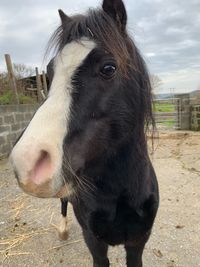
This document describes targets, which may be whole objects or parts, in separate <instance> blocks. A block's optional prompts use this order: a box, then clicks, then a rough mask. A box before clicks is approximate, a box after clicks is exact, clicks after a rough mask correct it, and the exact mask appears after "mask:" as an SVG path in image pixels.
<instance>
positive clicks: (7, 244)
mask: <svg viewBox="0 0 200 267" xmlns="http://www.w3.org/2000/svg"><path fill="white" fill-rule="evenodd" d="M48 231H49V229H48V228H47V229H42V231H38V232H36V231H32V232H30V233H24V234H15V236H13V237H10V238H5V239H1V240H0V248H1V246H3V247H4V248H3V249H0V254H2V255H3V257H4V260H5V259H6V258H8V257H10V256H18V255H29V254H33V253H32V252H28V251H27V252H25V251H13V249H14V248H15V249H16V248H17V247H19V246H22V245H23V244H24V243H25V242H26V241H27V240H28V239H30V238H33V237H35V236H38V235H41V234H46V233H47V232H48Z"/></svg>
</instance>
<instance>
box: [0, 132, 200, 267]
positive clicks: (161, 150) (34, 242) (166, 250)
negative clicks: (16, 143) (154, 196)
mask: <svg viewBox="0 0 200 267" xmlns="http://www.w3.org/2000/svg"><path fill="white" fill-rule="evenodd" d="M155 146H156V151H155V153H154V156H153V158H152V159H153V164H154V167H155V169H156V172H157V176H158V180H159V184H160V195H161V203H160V208H159V212H158V216H157V218H156V221H155V225H154V228H153V233H152V235H151V238H150V240H149V242H148V243H147V245H146V248H145V251H144V255H143V261H144V267H198V266H200V133H194V132H165V133H160V139H159V142H157V141H156V142H155ZM59 211H60V203H59V200H57V199H47V200H45V199H37V198H34V197H31V196H28V195H25V194H24V193H22V192H21V190H20V189H19V188H18V186H17V183H16V181H15V179H14V177H13V173H12V171H11V169H10V167H9V164H8V163H7V161H6V160H4V161H1V162H0V266H6V267H7V266H9V267H18V266H23V267H25V266H30V267H48V266H50V267H57V266H60V267H62V266H65V267H77V266H78V267H90V266H92V261H91V257H90V255H89V253H88V250H87V248H86V246H85V244H84V242H83V238H82V235H81V231H80V227H79V225H78V224H77V222H76V220H75V218H74V215H73V212H72V209H71V207H70V211H69V223H70V236H69V239H68V240H67V241H59V240H58V237H57V234H56V231H55V228H54V227H53V224H57V223H58V222H59V218H60V215H59ZM109 258H110V261H111V267H121V266H125V253H124V250H123V247H114V248H110V250H109Z"/></svg>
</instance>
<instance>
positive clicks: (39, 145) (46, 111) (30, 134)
mask: <svg viewBox="0 0 200 267" xmlns="http://www.w3.org/2000/svg"><path fill="white" fill-rule="evenodd" d="M94 48H95V43H94V42H93V41H89V40H87V39H81V40H79V42H75V41H74V42H71V43H69V44H67V45H66V46H65V47H64V48H63V49H62V51H61V52H60V53H59V54H58V55H57V57H56V59H55V62H54V77H53V81H52V84H51V88H50V92H49V96H48V98H47V100H46V101H45V102H44V104H42V106H41V107H40V108H39V109H38V111H37V112H36V114H35V116H34V117H33V119H32V120H31V122H30V124H29V125H28V127H27V129H26V131H25V132H24V134H23V135H22V137H21V138H20V140H19V141H18V143H17V144H16V146H15V147H14V149H13V151H12V154H11V160H12V162H13V164H14V166H15V167H16V169H17V171H18V174H19V177H20V180H21V182H23V183H24V184H25V183H26V179H27V178H26V177H27V173H28V172H29V171H31V170H32V169H33V165H34V164H35V163H36V161H37V160H38V156H39V153H40V151H41V150H44V151H47V152H48V153H49V155H50V157H51V162H52V173H53V177H58V176H59V175H60V172H61V167H62V156H63V149H62V145H63V140H64V137H65V136H66V134H67V131H68V124H69V118H70V104H71V91H72V89H73V88H72V84H71V78H72V76H73V74H74V72H75V71H76V69H77V68H78V67H79V66H80V65H81V64H82V62H83V61H84V59H85V58H86V57H87V55H88V54H89V53H90V52H91V51H92V50H93V49H94ZM53 177H46V178H53ZM44 178H45V177H44Z"/></svg>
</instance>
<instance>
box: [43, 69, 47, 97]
mask: <svg viewBox="0 0 200 267" xmlns="http://www.w3.org/2000/svg"><path fill="white" fill-rule="evenodd" d="M42 81H43V87H44V94H45V96H46V97H47V95H48V91H47V79H46V74H45V72H44V71H43V72H42Z"/></svg>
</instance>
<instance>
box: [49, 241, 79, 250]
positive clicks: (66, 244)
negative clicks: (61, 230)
mask: <svg viewBox="0 0 200 267" xmlns="http://www.w3.org/2000/svg"><path fill="white" fill-rule="evenodd" d="M82 241H83V238H81V239H78V240H75V241H71V242H67V243H65V244H62V245H59V246H55V247H52V248H49V249H47V251H50V250H53V249H59V248H62V247H65V246H69V245H72V244H76V243H79V242H82Z"/></svg>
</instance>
